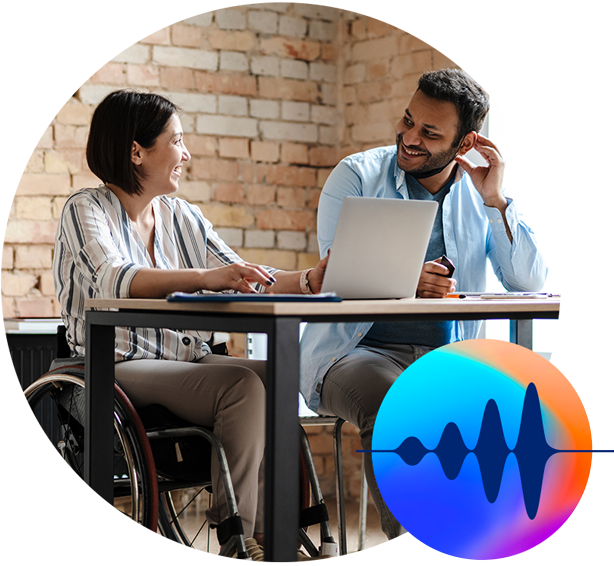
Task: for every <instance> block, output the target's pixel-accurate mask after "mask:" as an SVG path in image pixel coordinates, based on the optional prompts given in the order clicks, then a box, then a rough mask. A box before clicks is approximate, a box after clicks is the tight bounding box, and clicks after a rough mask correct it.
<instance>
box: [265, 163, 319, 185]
mask: <svg viewBox="0 0 614 566" xmlns="http://www.w3.org/2000/svg"><path fill="white" fill-rule="evenodd" d="M257 174H258V179H259V181H260V182H266V183H270V184H271V185H294V186H299V187H311V186H314V185H315V184H316V171H315V170H314V169H311V168H309V167H295V166H292V165H259V166H258V168H257Z"/></svg>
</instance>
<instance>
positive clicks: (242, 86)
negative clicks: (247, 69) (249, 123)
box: [194, 71, 258, 96]
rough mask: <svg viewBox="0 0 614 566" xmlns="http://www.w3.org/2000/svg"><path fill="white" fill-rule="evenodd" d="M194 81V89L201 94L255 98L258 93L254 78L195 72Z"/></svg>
mask: <svg viewBox="0 0 614 566" xmlns="http://www.w3.org/2000/svg"><path fill="white" fill-rule="evenodd" d="M194 79H195V82H196V89H197V90H200V91H202V92H215V93H221V94H237V95H244V96H255V95H256V94H257V93H258V86H257V82H256V77H252V76H246V75H239V74H229V75H223V74H220V73H209V72H206V71H195V72H194Z"/></svg>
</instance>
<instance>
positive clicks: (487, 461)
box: [357, 383, 614, 519]
mask: <svg viewBox="0 0 614 566" xmlns="http://www.w3.org/2000/svg"><path fill="white" fill-rule="evenodd" d="M357 452H371V453H373V452H393V453H395V454H397V455H398V456H399V457H400V458H401V459H402V460H403V461H404V462H405V463H406V464H407V465H408V466H416V465H418V464H419V463H420V462H421V461H422V459H423V458H424V457H425V456H426V455H427V454H428V453H430V452H432V453H434V454H435V455H436V456H437V457H438V458H439V461H440V463H441V467H442V469H443V472H444V474H445V476H446V477H447V478H448V479H449V480H454V479H456V478H457V477H458V474H459V473H460V471H461V469H462V467H463V464H464V462H465V459H466V458H467V456H468V455H469V454H470V453H473V454H475V456H476V459H477V461H478V464H479V467H480V472H481V476H482V484H483V486H484V492H485V495H486V498H487V499H488V501H489V502H490V503H494V502H495V501H496V500H497V497H498V495H499V490H500V489H501V481H502V477H503V470H504V468H505V463H506V460H507V459H508V457H509V456H510V454H514V455H515V456H516V460H517V462H518V468H519V470H520V481H521V485H522V491H523V497H524V505H525V509H526V512H527V515H528V517H529V518H530V519H534V518H535V516H536V515H537V511H538V508H539V500H540V495H541V491H542V484H543V478H544V471H545V469H546V463H547V462H548V460H549V459H550V458H551V457H552V456H553V455H554V454H557V453H566V452H614V450H562V449H556V448H553V447H551V446H550V445H549V444H548V441H547V440H546V434H545V431H544V423H543V419H542V411H541V405H540V401H539V394H538V392H537V387H536V386H535V384H534V383H529V386H528V387H527V390H526V394H525V397H524V403H523V406H522V415H521V418H520V430H519V432H518V439H517V441H516V446H515V447H514V448H511V449H510V448H509V447H508V446H507V442H506V440H505V435H504V433H503V424H502V421H501V415H500V414H499V407H498V406H497V403H496V402H495V401H494V400H493V399H490V400H489V401H488V403H487V404H486V408H485V409H484V415H483V418H482V425H481V427H480V434H479V436H478V441H477V444H476V446H475V448H473V450H470V449H469V448H468V447H467V446H466V445H465V442H464V440H463V437H462V434H461V432H460V430H459V428H458V426H457V425H456V424H455V423H453V422H450V423H448V424H447V425H446V427H445V428H444V430H443V433H442V435H441V439H440V441H439V443H438V444H437V446H436V447H435V448H434V449H432V450H428V449H427V448H425V446H424V445H423V444H422V442H421V441H420V440H419V439H418V438H416V437H415V436H410V437H408V438H406V439H405V440H404V441H403V442H402V443H401V445H400V446H399V447H398V448H396V449H394V450H358V451H357Z"/></svg>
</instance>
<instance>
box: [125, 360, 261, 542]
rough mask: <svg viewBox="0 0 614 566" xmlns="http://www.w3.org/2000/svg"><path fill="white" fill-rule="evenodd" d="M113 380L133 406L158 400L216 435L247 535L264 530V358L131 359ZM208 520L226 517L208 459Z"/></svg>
mask: <svg viewBox="0 0 614 566" xmlns="http://www.w3.org/2000/svg"><path fill="white" fill-rule="evenodd" d="M115 379H116V380H117V382H118V383H119V384H120V385H121V387H122V389H123V390H124V391H125V392H126V394H127V395H128V397H130V400H131V401H132V403H133V404H134V406H135V407H136V408H137V409H138V408H141V407H146V406H147V405H152V404H159V405H163V406H164V407H166V408H167V409H169V410H170V411H172V412H173V413H175V414H176V415H177V416H178V417H181V418H182V419H185V420H187V421H190V422H192V423H194V424H196V425H202V426H208V427H213V432H214V434H215V435H216V436H217V437H218V438H219V439H220V441H221V443H222V445H223V446H224V450H225V452H226V457H227V459H228V467H229V469H230V475H231V477H232V482H233V486H234V490H235V495H236V497H237V505H238V508H239V514H240V515H241V519H242V521H243V529H244V532H245V536H246V537H252V536H253V534H254V532H257V533H262V532H263V530H264V474H263V455H264V428H265V391H264V379H265V362H264V361H259V360H246V359H242V358H233V357H230V356H218V355H215V354H209V355H207V356H205V357H204V358H202V359H201V360H199V361H198V362H176V361H169V360H131V361H127V362H119V363H117V364H116V365H115ZM211 468H212V469H211V475H212V481H213V496H212V505H211V507H210V509H209V510H208V511H207V517H208V519H209V521H210V523H211V524H213V525H216V524H219V523H220V522H221V521H223V520H224V519H226V517H227V516H228V513H227V509H226V502H225V498H224V495H223V493H224V491H223V486H222V482H221V480H220V475H219V469H218V466H217V462H216V459H215V458H213V459H212V464H211Z"/></svg>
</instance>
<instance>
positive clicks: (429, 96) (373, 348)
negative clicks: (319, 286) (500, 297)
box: [301, 69, 547, 538]
mask: <svg viewBox="0 0 614 566" xmlns="http://www.w3.org/2000/svg"><path fill="white" fill-rule="evenodd" d="M488 110H489V102H488V96H487V94H486V93H485V92H484V90H483V89H482V87H480V85H478V84H477V83H476V82H475V81H474V80H473V79H472V78H471V77H470V76H469V75H467V74H466V73H465V72H463V71H461V70H457V69H444V70H440V71H430V72H427V73H425V74H424V75H422V77H421V78H420V81H419V83H418V89H417V91H416V93H415V94H414V96H413V97H412V98H411V100H410V102H409V105H408V106H407V108H406V109H405V112H404V114H403V117H402V118H401V120H400V121H399V123H398V124H397V128H396V145H393V146H388V147H381V148H376V149H372V150H369V151H365V152H363V153H358V154H355V155H351V156H349V157H347V158H345V159H344V160H343V161H341V162H340V163H339V165H337V167H336V168H335V169H334V170H333V172H332V173H331V175H330V176H329V178H328V180H327V181H326V184H325V185H324V189H323V191H322V195H321V197H320V203H319V208H318V241H319V246H320V255H321V256H322V257H324V256H325V255H326V254H327V252H328V250H329V248H330V246H331V245H332V241H333V236H334V233H335V228H336V225H337V220H338V217H339V212H340V210H341V203H342V201H343V199H344V198H345V197H346V196H364V197H380V198H393V199H394V198H396V199H419V200H435V201H437V202H438V203H439V207H438V212H437V217H436V219H435V223H434V227H433V231H432V234H431V238H430V242H429V246H428V249H427V253H426V257H425V263H424V266H423V269H422V273H421V276H420V280H419V282H418V288H417V292H416V294H417V296H418V297H424V298H442V297H445V295H446V294H447V293H450V292H453V291H454V290H455V289H457V290H459V291H484V290H485V285H486V267H487V260H488V261H490V263H491V265H492V268H493V270H494V272H495V274H496V275H497V277H498V279H499V280H500V281H501V283H502V284H503V285H504V286H505V288H506V289H508V290H509V291H538V290H539V289H541V288H542V286H543V284H544V282H545V279H546V275H547V267H546V264H545V262H544V261H543V259H542V257H541V255H540V253H539V251H538V249H537V244H536V241H535V238H534V235H533V232H532V231H531V229H530V228H529V227H528V226H527V225H526V224H525V223H524V222H523V221H522V219H521V218H520V215H519V213H518V211H517V209H516V205H515V203H514V201H513V200H512V199H510V198H506V197H505V196H504V194H503V170H504V166H505V162H504V160H503V158H502V157H501V154H500V152H499V150H498V149H497V147H496V146H495V144H494V143H492V142H491V141H490V140H489V139H487V138H485V137H484V136H482V135H480V134H479V131H480V129H481V128H482V125H483V123H484V120H485V118H486V115H487V113H488ZM471 149H475V150H476V151H478V152H479V153H480V155H481V156H482V157H483V158H484V160H485V162H486V164H485V165H481V166H476V165H474V164H472V163H471V162H470V161H469V160H468V159H467V158H466V157H465V154H466V153H467V152H468V151H469V150H471ZM411 245H412V244H411V242H407V247H408V249H409V248H410V247H411ZM382 253H386V252H385V250H383V251H382ZM444 253H445V254H446V255H447V256H448V257H449V258H450V260H452V263H453V264H454V265H455V266H456V271H455V273H454V278H452V277H449V276H448V275H449V271H448V268H447V267H446V266H445V265H443V264H442V263H441V258H442V255H443V254H444ZM364 276H365V277H369V266H368V265H365V266H364ZM479 326H480V323H479V322H476V321H443V322H411V323H410V322H408V323H369V322H367V323H345V324H308V325H307V327H306V328H305V331H304V333H303V338H302V340H301V392H302V393H303V395H304V397H305V399H306V401H307V404H308V406H309V408H310V409H312V410H313V411H317V412H318V413H320V414H324V415H336V416H339V417H342V418H343V419H345V420H346V421H348V422H350V423H352V424H354V425H355V426H357V427H358V428H359V429H360V439H361V444H362V448H363V449H364V450H370V449H371V439H372V434H373V425H374V423H375V417H376V416H377V411H378V409H379V406H380V404H381V402H382V400H383V398H384V396H385V395H386V393H387V391H388V389H389V388H390V387H391V386H392V384H393V383H394V381H395V379H396V378H397V377H398V376H399V375H400V374H401V373H402V372H403V370H405V369H406V368H407V367H408V366H409V365H410V364H411V363H413V362H414V361H415V360H417V359H418V358H419V357H420V356H422V355H424V354H425V353H427V352H429V351H430V350H432V349H434V348H437V347H439V346H442V345H444V344H448V343H450V342H455V341H457V340H467V339H472V338H476V337H477V335H478V331H479ZM365 456H366V464H367V465H366V475H367V482H368V484H369V489H370V491H371V495H372V497H373V500H374V502H375V505H376V507H377V510H378V512H379V514H380V518H381V522H382V529H383V531H384V533H385V534H386V535H387V536H388V538H393V537H395V536H397V535H398V534H400V532H401V531H402V528H401V526H400V525H399V524H398V522H397V521H396V519H395V518H394V517H393V516H392V514H391V513H390V511H389V510H388V508H387V507H386V505H385V503H384V501H383V500H382V497H381V495H380V493H379V490H378V488H377V484H376V482H375V478H374V475H373V469H372V466H371V458H370V455H369V454H365Z"/></svg>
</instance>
